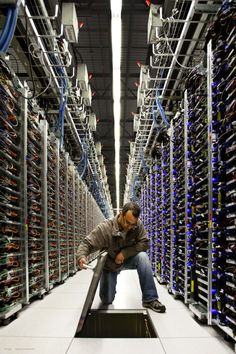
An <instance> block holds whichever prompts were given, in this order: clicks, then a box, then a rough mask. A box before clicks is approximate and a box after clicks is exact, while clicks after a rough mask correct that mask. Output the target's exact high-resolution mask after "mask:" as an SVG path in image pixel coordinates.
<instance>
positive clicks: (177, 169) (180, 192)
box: [171, 111, 186, 297]
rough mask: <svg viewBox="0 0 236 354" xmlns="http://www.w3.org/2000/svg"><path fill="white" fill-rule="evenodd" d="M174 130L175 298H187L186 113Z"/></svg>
mask: <svg viewBox="0 0 236 354" xmlns="http://www.w3.org/2000/svg"><path fill="white" fill-rule="evenodd" d="M172 122H173V123H172V124H173V128H172V133H173V135H172V136H171V140H172V141H173V169H172V178H173V195H172V198H173V200H172V208H173V210H172V217H173V221H172V239H171V243H172V246H171V249H172V258H173V259H172V270H171V271H172V277H171V280H172V283H171V292H172V293H173V294H174V295H175V296H182V297H184V296H185V266H186V260H185V168H184V167H185V153H184V112H183V111H181V112H179V114H176V115H175V117H174V119H173V120H172Z"/></svg>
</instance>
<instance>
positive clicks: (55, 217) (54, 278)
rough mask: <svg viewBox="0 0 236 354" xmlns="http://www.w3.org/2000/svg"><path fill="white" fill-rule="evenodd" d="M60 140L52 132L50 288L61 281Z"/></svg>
mask: <svg viewBox="0 0 236 354" xmlns="http://www.w3.org/2000/svg"><path fill="white" fill-rule="evenodd" d="M58 188H59V141H58V140H57V139H56V137H55V135H54V134H53V133H51V134H50V135H48V139H47V234H48V235H47V236H48V268H49V288H52V287H53V286H54V285H55V284H58V283H59V281H60V252H59V250H60V242H59V231H58V230H59V192H58Z"/></svg>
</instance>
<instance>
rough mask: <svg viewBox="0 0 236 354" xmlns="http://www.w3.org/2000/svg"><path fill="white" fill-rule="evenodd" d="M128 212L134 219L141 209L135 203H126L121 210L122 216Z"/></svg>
mask: <svg viewBox="0 0 236 354" xmlns="http://www.w3.org/2000/svg"><path fill="white" fill-rule="evenodd" d="M129 210H130V211H131V212H132V214H133V216H134V217H135V218H138V217H139V214H140V212H141V209H140V207H139V205H138V204H137V203H134V202H129V203H126V204H125V205H124V206H123V208H122V214H123V215H125V214H126V213H127V211H129Z"/></svg>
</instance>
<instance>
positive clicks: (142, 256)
mask: <svg viewBox="0 0 236 354" xmlns="http://www.w3.org/2000/svg"><path fill="white" fill-rule="evenodd" d="M137 258H138V261H139V262H142V263H144V262H149V258H148V255H147V253H146V252H139V253H138V254H137Z"/></svg>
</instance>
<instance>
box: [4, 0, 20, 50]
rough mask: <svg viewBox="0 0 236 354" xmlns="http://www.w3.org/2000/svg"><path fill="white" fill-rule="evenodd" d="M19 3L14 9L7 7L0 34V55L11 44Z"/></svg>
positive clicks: (18, 2)
mask: <svg viewBox="0 0 236 354" xmlns="http://www.w3.org/2000/svg"><path fill="white" fill-rule="evenodd" d="M20 3H21V0H18V1H17V2H16V5H15V6H14V7H8V9H7V15H6V20H5V23H4V26H3V29H2V32H1V34H0V53H4V54H5V53H6V52H7V50H8V48H9V46H10V44H11V41H12V38H13V36H14V32H15V28H16V23H17V17H18V11H19V5H20Z"/></svg>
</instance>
